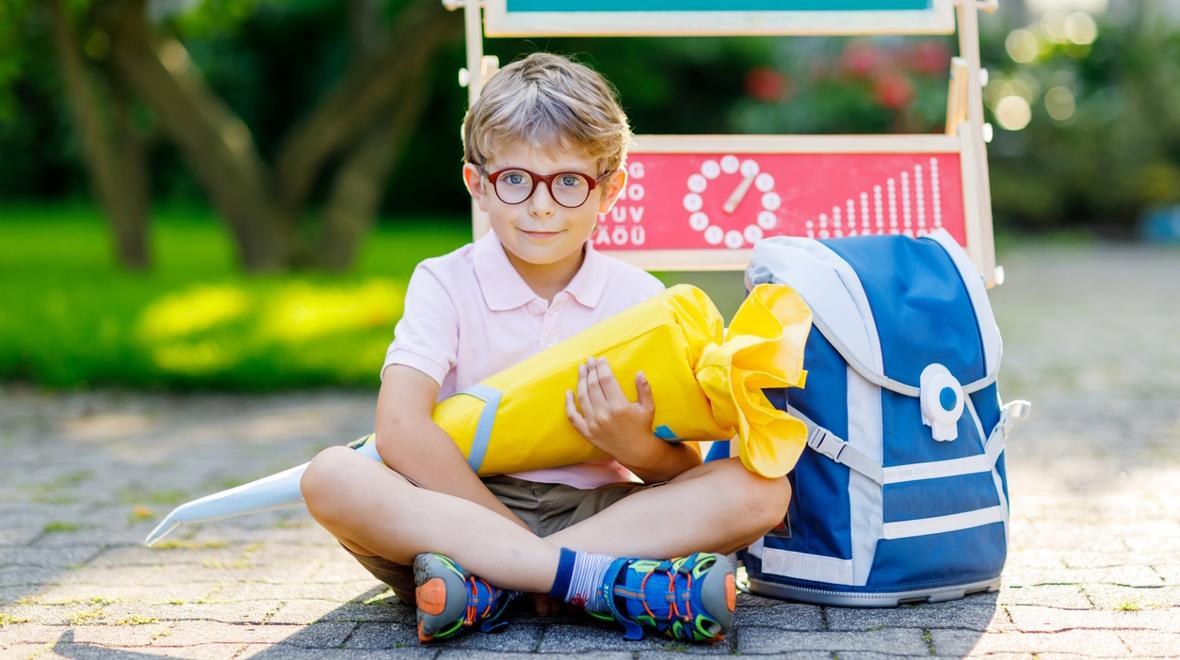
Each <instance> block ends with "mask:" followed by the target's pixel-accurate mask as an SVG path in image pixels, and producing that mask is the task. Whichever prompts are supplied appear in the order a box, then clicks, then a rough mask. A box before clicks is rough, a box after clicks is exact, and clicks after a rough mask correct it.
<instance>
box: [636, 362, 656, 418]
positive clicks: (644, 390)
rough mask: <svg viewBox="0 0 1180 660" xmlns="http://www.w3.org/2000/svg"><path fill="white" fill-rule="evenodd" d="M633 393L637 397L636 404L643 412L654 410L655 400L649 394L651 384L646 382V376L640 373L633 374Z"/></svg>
mask: <svg viewBox="0 0 1180 660" xmlns="http://www.w3.org/2000/svg"><path fill="white" fill-rule="evenodd" d="M635 393H636V394H637V395H638V399H637V401H636V403H638V404H639V406H640V407H641V408H643V409H644V410H653V409H655V407H656V406H655V400H654V397H652V394H651V383H649V382H647V374H645V373H643V372H642V371H640V372H639V373H637V374H635Z"/></svg>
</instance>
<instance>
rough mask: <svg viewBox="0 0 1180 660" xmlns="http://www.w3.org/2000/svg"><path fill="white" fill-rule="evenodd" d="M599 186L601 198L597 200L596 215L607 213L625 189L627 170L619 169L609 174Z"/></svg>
mask: <svg viewBox="0 0 1180 660" xmlns="http://www.w3.org/2000/svg"><path fill="white" fill-rule="evenodd" d="M600 185H601V186H602V188H603V191H602V196H600V197H599V198H598V213H599V214H603V213H609V212H610V210H611V208H612V207H614V205H615V202H617V201H618V199H619V195H621V194H623V191H624V190H626V189H627V168H625V167H620V168H619V169H617V170H615V171H614V172H611V173H610V176H609V177H607V179H606V180H605V181H603V182H602V183H601V184H600Z"/></svg>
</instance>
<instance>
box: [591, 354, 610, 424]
mask: <svg viewBox="0 0 1180 660" xmlns="http://www.w3.org/2000/svg"><path fill="white" fill-rule="evenodd" d="M587 371H588V372H589V373H588V375H587V378H586V380H587V383H586V390H587V392H588V393H589V395H590V405H591V406H592V407H593V408H594V414H595V415H602V414H604V413H606V411H607V410H609V408H610V407H609V403H608V402H607V399H606V395H605V394H604V393H603V391H602V377H601V375H600V374H599V364H598V359H597V358H590V366H589V367H587Z"/></svg>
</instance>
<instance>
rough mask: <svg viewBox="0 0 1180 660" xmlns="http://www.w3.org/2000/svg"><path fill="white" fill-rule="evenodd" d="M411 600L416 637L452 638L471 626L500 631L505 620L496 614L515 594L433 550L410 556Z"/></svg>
mask: <svg viewBox="0 0 1180 660" xmlns="http://www.w3.org/2000/svg"><path fill="white" fill-rule="evenodd" d="M414 585H415V587H414V599H415V600H416V601H417V605H418V640H419V641H420V642H422V643H423V644H425V643H426V642H429V641H431V640H436V639H446V638H448V637H454V636H455V635H457V634H459V633H460V632H462V631H463V630H466V629H467V628H470V627H472V626H475V625H477V624H478V625H479V629H480V630H482V631H483V632H500V631H501V630H503V629H504V628H505V627H506V626H507V625H508V622H507V621H500V620H499V619H500V616H501V615H503V614H504V610H505V609H506V608H507V607H508V603H510V602H512V599H513V598H515V597H516V596H517V592H515V591H504V590H503V589H498V588H496V587H493V586H492V585H490V584H488V582H487V580H484V579H482V578H478V577H476V576H474V575H471V574H469V573H468V572H467V571H465V570H463V567H462V566H460V565H459V564H457V563H455V561H454V560H452V559H450V558H449V557H447V556H445V555H440V554H437V553H433V552H428V553H423V554H420V555H418V556H417V557H415V558H414Z"/></svg>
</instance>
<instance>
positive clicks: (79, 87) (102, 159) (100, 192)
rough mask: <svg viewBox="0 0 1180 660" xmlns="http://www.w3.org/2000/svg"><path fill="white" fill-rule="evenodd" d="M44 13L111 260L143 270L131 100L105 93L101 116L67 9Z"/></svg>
mask: <svg viewBox="0 0 1180 660" xmlns="http://www.w3.org/2000/svg"><path fill="white" fill-rule="evenodd" d="M49 13H50V16H51V20H52V36H53V43H54V46H55V48H56V50H57V54H58V59H59V60H60V63H61V70H62V80H63V82H64V84H65V92H66V97H67V98H68V99H69V107H70V112H71V114H72V115H73V118H74V121H73V123H74V129H75V131H76V132H77V138H78V141H79V143H80V146H81V151H82V155H83V160H84V162H85V163H86V168H87V170H88V171H89V173H90V181H91V185H92V187H93V189H94V193H95V196H96V197H97V198H98V201H99V204H100V205H101V206H102V207H103V211H104V212H105V214H106V216H107V221H108V222H109V223H110V225H111V233H112V234H113V236H114V239H115V242H114V247H115V260H116V261H117V262H118V263H119V264H121V265H122V266H124V267H126V268H129V269H132V270H146V269H147V268H148V267H149V265H150V263H151V258H150V256H149V253H148V244H147V226H148V196H147V195H148V193H147V168H146V167H145V166H144V158H143V153H144V150H143V144H142V142H141V141H140V139H139V137H138V135H136V133H135V130H134V126H133V124H132V122H131V116H130V108H129V107H128V106H129V104H130V103H131V99H130V98H129V95H128V94H126V90H121V89H117V88H114V89H110V90H109V91H110V92H111V94H110V97H111V98H110V100H111V108H110V109H111V114H112V117H111V118H110V119H109V120H108V119H107V118H106V117H104V113H103V110H102V98H101V97H102V94H101V92H100V90H99V87H98V85H97V84H96V81H95V80H94V78H93V77H92V76H91V75H90V73H89V72H88V71H87V65H86V62H85V60H84V59H83V57H82V52H81V50H80V49H79V47H78V34H77V30H76V28H75V26H74V21H73V18H72V17H71V15H70V9H69V7H68V6H66V3H65V2H64V0H53V1H52V2H51V3H50V4H49ZM112 133H113V134H112Z"/></svg>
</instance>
